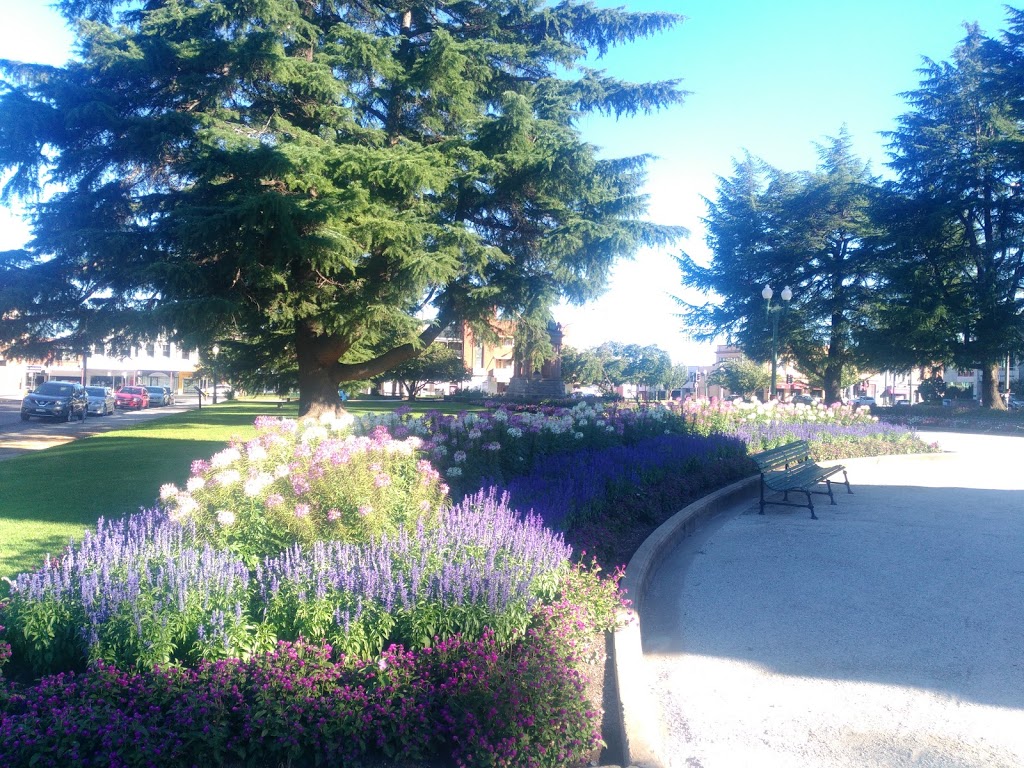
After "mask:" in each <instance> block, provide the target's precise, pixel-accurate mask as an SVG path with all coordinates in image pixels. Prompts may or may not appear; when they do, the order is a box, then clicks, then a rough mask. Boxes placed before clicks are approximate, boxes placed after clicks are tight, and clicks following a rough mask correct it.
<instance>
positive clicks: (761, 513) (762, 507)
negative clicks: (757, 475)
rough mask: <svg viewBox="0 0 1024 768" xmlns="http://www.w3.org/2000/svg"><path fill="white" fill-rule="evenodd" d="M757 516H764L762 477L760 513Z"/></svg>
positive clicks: (762, 478) (762, 481)
mask: <svg viewBox="0 0 1024 768" xmlns="http://www.w3.org/2000/svg"><path fill="white" fill-rule="evenodd" d="M757 514H759V515H763V514H764V477H763V476H762V477H761V511H760V512H758V513H757Z"/></svg>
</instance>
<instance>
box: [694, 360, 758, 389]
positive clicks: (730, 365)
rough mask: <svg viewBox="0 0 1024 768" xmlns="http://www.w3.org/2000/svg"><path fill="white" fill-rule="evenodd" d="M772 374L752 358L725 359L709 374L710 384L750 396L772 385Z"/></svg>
mask: <svg viewBox="0 0 1024 768" xmlns="http://www.w3.org/2000/svg"><path fill="white" fill-rule="evenodd" d="M770 379H771V375H770V374H769V373H768V372H767V371H766V370H765V369H764V366H763V365H760V364H758V363H755V362H754V361H752V360H747V359H746V358H742V359H739V360H725V361H723V362H722V363H721V364H719V366H718V367H717V368H715V370H713V371H712V372H711V373H710V374H709V375H708V384H710V385H713V386H718V387H724V388H725V389H727V390H729V391H730V392H734V393H738V394H741V395H743V396H744V397H750V396H752V395H754V394H755V393H757V392H762V391H764V390H766V389H768V387H769V386H770V383H771V382H770Z"/></svg>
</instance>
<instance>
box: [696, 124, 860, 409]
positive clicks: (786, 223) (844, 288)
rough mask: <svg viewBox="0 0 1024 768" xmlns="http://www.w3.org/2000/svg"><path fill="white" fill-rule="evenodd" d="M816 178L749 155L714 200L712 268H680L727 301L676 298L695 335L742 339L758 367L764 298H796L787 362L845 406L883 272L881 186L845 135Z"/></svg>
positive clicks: (764, 346) (784, 335)
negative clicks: (843, 395)
mask: <svg viewBox="0 0 1024 768" xmlns="http://www.w3.org/2000/svg"><path fill="white" fill-rule="evenodd" d="M819 157H820V160H821V161H820V165H819V167H818V169H817V170H816V171H813V172H805V173H785V172H783V171H780V170H779V169H777V168H773V167H772V166H770V165H768V164H766V163H764V162H763V161H760V160H758V159H756V158H753V157H751V156H749V155H747V156H746V157H745V158H744V159H743V160H742V161H737V162H735V163H734V166H733V171H734V173H733V176H732V177H730V178H720V180H719V187H718V196H717V199H715V200H709V201H707V203H708V211H709V213H708V216H707V218H706V219H705V221H706V223H707V232H708V235H707V242H708V245H709V246H710V248H711V251H712V260H711V263H710V264H709V265H707V266H704V265H702V264H699V263H697V262H696V261H694V260H693V259H692V258H691V257H690V256H688V255H687V254H685V253H684V254H682V255H681V256H680V257H679V259H678V261H679V266H680V269H681V272H682V281H683V284H684V285H686V286H689V287H693V288H697V289H699V290H701V291H703V292H704V293H706V294H713V295H716V296H717V297H720V299H716V300H715V301H708V302H706V303H704V304H700V305H698V304H690V303H688V302H685V301H682V300H679V299H677V302H678V303H679V304H680V306H681V307H682V308H683V311H682V313H681V315H680V316H681V317H682V319H683V320H684V322H685V324H686V326H687V327H688V329H689V331H688V332H689V333H690V334H691V335H693V336H694V337H696V338H698V339H702V340H708V341H710V340H712V339H714V338H716V337H717V336H719V335H721V334H725V335H727V336H728V337H729V338H731V339H734V340H735V341H736V342H737V343H738V344H739V346H740V347H741V348H742V349H743V350H744V352H745V353H746V354H747V355H748V356H749V357H750V358H751V359H753V360H757V361H766V360H769V359H770V358H771V354H772V346H771V338H772V318H771V317H770V316H769V315H768V313H767V312H766V311H765V302H764V299H763V298H762V297H761V291H762V289H763V287H764V286H766V285H767V286H770V287H772V288H773V290H774V291H775V294H776V296H778V295H779V294H780V292H781V289H782V288H783V286H787V285H788V286H790V287H791V289H792V291H793V299H792V301H791V306H789V307H787V311H786V312H784V313H782V314H780V316H779V317H778V318H777V320H778V322H779V334H778V340H779V354H780V357H789V358H791V359H793V360H795V362H796V365H797V367H799V368H800V370H801V371H804V372H805V373H806V374H807V375H808V376H809V377H811V378H812V379H814V380H818V381H821V382H822V384H823V386H824V389H825V397H826V399H827V401H828V402H835V401H837V400H838V399H839V394H840V389H841V387H842V385H843V382H844V381H846V380H848V378H849V372H850V370H851V369H853V368H854V367H855V366H856V365H857V363H858V361H859V359H860V357H861V355H860V353H859V351H858V347H857V341H856V331H857V329H858V328H859V327H860V326H861V325H862V324H863V323H865V322H866V321H867V313H866V311H865V308H866V306H867V304H866V302H867V301H868V298H869V296H870V290H869V285H870V284H871V281H872V279H873V276H874V275H875V273H876V271H877V260H876V256H875V254H876V244H875V239H876V238H877V237H878V235H879V231H878V228H877V226H876V224H875V223H874V218H873V217H874V214H873V210H872V209H873V205H874V201H875V199H876V197H877V190H878V184H877V181H876V179H875V178H874V177H873V176H872V175H871V173H870V169H869V168H868V166H867V165H866V164H865V163H864V162H862V161H860V160H858V159H857V158H856V157H855V156H854V155H853V153H852V149H851V140H850V137H849V135H848V134H847V132H846V130H845V129H843V130H842V131H841V132H840V134H839V136H838V137H836V138H833V139H831V140H830V141H829V142H827V143H826V144H824V145H822V146H820V147H819Z"/></svg>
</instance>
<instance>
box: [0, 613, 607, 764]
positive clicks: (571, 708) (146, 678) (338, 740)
mask: <svg viewBox="0 0 1024 768" xmlns="http://www.w3.org/2000/svg"><path fill="white" fill-rule="evenodd" d="M585 622H586V616H585V614H583V613H581V612H580V611H578V610H577V609H575V608H574V607H573V606H571V605H569V604H565V603H559V604H556V605H553V606H550V608H549V609H547V610H545V611H544V612H542V613H541V614H539V615H538V617H537V618H536V620H535V622H534V625H533V626H531V628H530V630H529V631H528V632H527V633H526V634H525V635H524V636H523V637H522V638H520V639H519V640H517V641H516V642H515V643H513V644H511V645H509V644H506V643H501V642H499V641H498V640H497V638H496V637H495V636H494V634H493V633H491V632H489V631H487V632H485V633H484V634H483V635H482V636H481V637H480V638H479V639H477V640H467V639H466V638H463V637H461V636H456V637H453V638H449V639H448V640H444V641H439V642H438V643H436V644H434V645H433V646H431V647H430V648H425V649H423V650H421V651H418V652H417V651H408V650H405V649H403V648H400V647H391V648H389V649H388V650H386V651H385V652H384V653H383V654H382V655H381V656H380V658H379V659H378V660H375V661H365V660H359V659H353V658H350V657H344V656H342V657H339V658H334V657H333V656H332V649H331V648H330V647H329V646H320V645H311V644H308V643H281V644H280V645H278V646H277V648H276V649H275V650H273V651H272V652H270V653H266V654H259V655H257V656H254V657H253V658H252V659H250V660H248V661H241V660H237V659H233V660H221V661H216V662H202V663H201V664H200V665H199V666H198V667H197V668H195V669H180V668H170V669H156V670H136V671H125V670H119V669H117V668H115V667H112V666H110V665H106V664H103V663H98V664H96V665H94V666H93V667H91V668H90V669H89V670H88V671H86V672H84V673H78V674H75V673H69V674H60V675H54V676H51V677H46V678H44V679H42V680H41V681H40V682H39V683H38V684H36V685H34V686H31V687H28V688H24V689H13V690H10V691H7V692H6V693H4V692H2V691H0V765H4V766H5V767H6V768H29V767H30V766H31V767H32V768H47V767H52V768H84V767H85V766H95V765H103V766H112V767H114V768H134V767H135V766H139V767H140V768H141V767H142V766H145V768H165V767H166V768H177V767H178V766H181V765H198V764H204V765H252V766H271V765H346V766H360V765H377V764H379V761H380V760H381V759H388V760H389V764H390V765H394V766H417V765H422V764H423V762H425V761H432V760H433V759H434V758H438V757H440V758H447V759H449V760H454V761H455V762H456V764H458V765H462V766H466V768H478V767H479V768H484V767H488V768H491V767H494V768H496V767H498V766H501V767H503V768H504V767H507V768H512V767H513V766H514V767H515V768H519V767H520V766H538V767H540V766H561V765H571V764H573V762H576V761H578V758H580V757H582V756H583V755H584V754H585V753H586V751H587V750H588V749H590V748H592V747H593V746H595V745H596V744H598V743H599V741H600V735H599V734H598V732H597V727H598V725H599V724H600V712H598V711H596V710H593V709H590V708H589V707H588V705H587V704H586V701H585V697H584V696H583V695H582V691H583V687H584V685H585V683H586V680H585V678H584V677H583V676H582V674H581V672H580V671H579V669H578V667H577V664H576V656H575V655H574V651H573V650H572V645H571V643H568V642H567V639H569V640H571V637H572V633H574V632H578V631H581V630H580V629H579V627H580V626H581V625H582V626H583V627H584V628H586V626H587V625H586V623H585ZM589 629H590V630H591V631H593V627H589Z"/></svg>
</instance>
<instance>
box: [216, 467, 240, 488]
mask: <svg viewBox="0 0 1024 768" xmlns="http://www.w3.org/2000/svg"><path fill="white" fill-rule="evenodd" d="M241 479H242V474H241V473H240V472H239V471H238V470H237V469H225V470H224V471H223V472H218V473H217V474H216V475H214V476H213V482H215V483H216V484H217V485H234V484H235V483H237V482H238V481H239V480H241Z"/></svg>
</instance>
